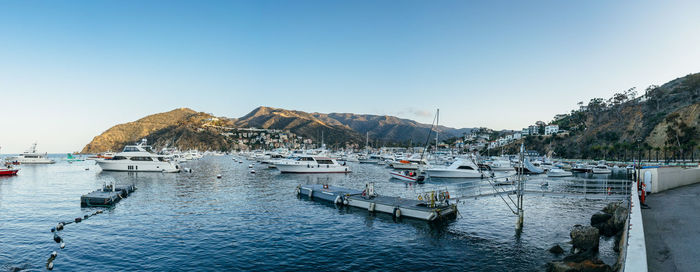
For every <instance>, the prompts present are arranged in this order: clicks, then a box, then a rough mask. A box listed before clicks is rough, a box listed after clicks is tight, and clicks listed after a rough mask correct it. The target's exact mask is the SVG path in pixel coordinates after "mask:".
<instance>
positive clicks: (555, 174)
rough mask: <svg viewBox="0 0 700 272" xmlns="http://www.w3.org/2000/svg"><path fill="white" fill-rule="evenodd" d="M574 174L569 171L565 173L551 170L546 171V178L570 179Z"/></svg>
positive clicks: (557, 169) (558, 169)
mask: <svg viewBox="0 0 700 272" xmlns="http://www.w3.org/2000/svg"><path fill="white" fill-rule="evenodd" d="M573 175H574V173H571V172H569V171H565V170H563V169H560V168H552V169H549V171H547V176H548V177H570V176H573Z"/></svg>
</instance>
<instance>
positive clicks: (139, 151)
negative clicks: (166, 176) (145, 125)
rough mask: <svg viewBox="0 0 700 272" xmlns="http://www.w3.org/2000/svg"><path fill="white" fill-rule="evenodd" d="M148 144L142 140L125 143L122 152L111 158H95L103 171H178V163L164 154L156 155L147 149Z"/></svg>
mask: <svg viewBox="0 0 700 272" xmlns="http://www.w3.org/2000/svg"><path fill="white" fill-rule="evenodd" d="M148 149H150V147H149V146H147V145H146V141H145V140H143V141H142V142H141V143H139V144H137V145H127V146H125V147H124V150H122V152H119V153H117V154H115V155H114V157H112V158H111V159H98V160H95V161H96V162H97V164H98V165H99V166H100V168H102V170H104V171H126V172H165V173H176V172H180V165H178V164H177V163H176V162H173V161H170V160H168V159H167V158H168V156H166V155H157V154H155V153H152V152H150V151H148Z"/></svg>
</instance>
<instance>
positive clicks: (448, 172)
mask: <svg viewBox="0 0 700 272" xmlns="http://www.w3.org/2000/svg"><path fill="white" fill-rule="evenodd" d="M425 173H427V174H428V176H429V177H431V178H481V177H482V175H481V173H479V172H475V171H474V172H473V171H459V170H453V169H427V170H425Z"/></svg>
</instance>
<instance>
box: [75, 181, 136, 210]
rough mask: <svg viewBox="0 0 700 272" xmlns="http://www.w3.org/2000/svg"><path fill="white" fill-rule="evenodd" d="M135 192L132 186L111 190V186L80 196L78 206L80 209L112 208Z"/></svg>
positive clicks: (117, 187)
mask: <svg viewBox="0 0 700 272" xmlns="http://www.w3.org/2000/svg"><path fill="white" fill-rule="evenodd" d="M135 190H136V187H135V186H134V185H126V186H116V187H114V188H112V186H111V185H108V186H105V187H103V188H102V189H98V190H95V191H92V192H90V193H88V194H85V195H82V196H81V197H80V206H82V207H105V206H112V205H114V204H116V203H117V202H119V201H120V200H122V199H123V198H126V197H127V196H129V194H131V193H132V192H134V191H135Z"/></svg>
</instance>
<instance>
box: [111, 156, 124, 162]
mask: <svg viewBox="0 0 700 272" xmlns="http://www.w3.org/2000/svg"><path fill="white" fill-rule="evenodd" d="M112 160H114V161H118V160H126V157H124V156H114V157H112Z"/></svg>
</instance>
